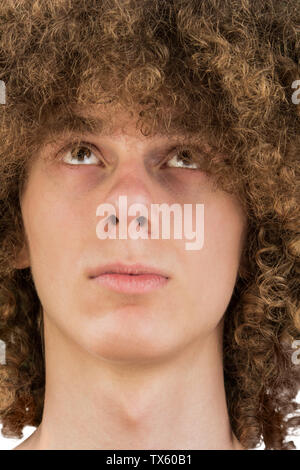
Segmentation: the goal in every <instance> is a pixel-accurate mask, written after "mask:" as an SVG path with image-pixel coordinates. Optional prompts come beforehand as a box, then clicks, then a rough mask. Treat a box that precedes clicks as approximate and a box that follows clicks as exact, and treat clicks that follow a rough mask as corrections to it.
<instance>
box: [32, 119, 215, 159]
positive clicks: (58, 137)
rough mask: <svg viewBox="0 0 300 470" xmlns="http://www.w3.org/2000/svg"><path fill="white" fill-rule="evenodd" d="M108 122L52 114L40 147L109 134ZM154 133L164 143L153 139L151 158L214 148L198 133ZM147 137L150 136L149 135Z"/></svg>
mask: <svg viewBox="0 0 300 470" xmlns="http://www.w3.org/2000/svg"><path fill="white" fill-rule="evenodd" d="M109 124H110V121H109V120H108V119H103V118H101V117H99V116H91V117H89V116H84V115H80V114H77V113H75V112H71V113H70V112H69V113H68V114H66V113H64V114H58V115H56V116H55V118H54V116H52V117H51V118H50V119H49V120H48V121H47V122H46V123H44V125H43V130H44V139H43V138H42V137H41V140H40V142H41V144H42V147H43V146H44V145H47V144H51V143H54V144H55V146H58V145H60V143H62V142H63V141H65V140H67V139H74V141H76V140H78V142H80V140H81V139H82V138H83V136H84V135H87V134H90V135H93V136H95V137H104V136H111V135H112V134H111V131H112V129H111V127H109ZM155 136H157V137H159V138H162V139H167V140H166V142H155V143H154V144H153V146H151V149H150V150H149V157H150V158H151V159H153V160H155V159H156V158H157V152H159V153H160V157H161V156H162V155H167V154H168V152H170V151H172V150H173V149H177V148H184V146H188V147H189V149H191V150H193V151H195V152H201V153H203V154H206V155H207V156H209V155H210V156H211V155H212V154H213V153H214V150H213V149H212V147H211V146H210V145H208V144H207V143H206V142H205V139H201V137H200V136H199V134H194V135H183V134H178V133H170V134H167V133H163V132H156V134H155ZM149 138H150V139H151V137H149Z"/></svg>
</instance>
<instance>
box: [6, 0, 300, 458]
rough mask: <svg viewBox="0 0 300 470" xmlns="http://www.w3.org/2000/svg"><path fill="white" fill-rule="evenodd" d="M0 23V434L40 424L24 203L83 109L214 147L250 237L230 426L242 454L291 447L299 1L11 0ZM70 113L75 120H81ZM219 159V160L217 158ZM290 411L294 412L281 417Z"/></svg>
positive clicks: (235, 342) (218, 169)
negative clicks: (1, 357)
mask: <svg viewBox="0 0 300 470" xmlns="http://www.w3.org/2000/svg"><path fill="white" fill-rule="evenodd" d="M0 8H1V12H0V13H1V14H0V80H3V81H4V83H5V85H6V97H7V99H6V104H4V105H0V116H1V123H0V135H1V138H0V142H1V144H0V178H1V186H0V214H1V226H0V339H1V340H3V341H4V342H5V343H6V364H2V365H0V419H1V422H2V424H3V427H2V435H3V436H4V437H17V438H21V437H23V433H22V429H23V427H24V426H26V425H31V426H39V424H40V422H41V419H42V412H43V403H44V392H45V364H44V351H43V344H44V343H43V310H42V306H41V303H40V300H39V298H38V296H37V293H36V290H35V286H34V283H33V279H32V276H31V271H30V268H24V269H17V268H16V264H15V260H16V256H17V254H18V253H19V252H20V249H21V248H22V246H23V244H24V240H25V239H26V235H25V233H24V227H23V222H22V216H21V210H20V202H19V201H20V194H21V193H22V189H23V188H24V183H25V181H26V176H27V175H28V169H29V163H30V162H31V161H32V159H33V155H36V154H37V152H38V150H39V149H40V148H41V147H42V146H43V145H44V144H45V142H46V141H47V139H49V138H54V137H55V136H57V135H58V134H59V133H61V132H63V131H65V130H66V129H76V130H78V131H79V132H80V130H81V129H87V128H90V129H93V130H96V129H97V123H96V122H95V121H93V119H92V117H88V116H83V115H82V113H81V114H80V109H83V107H86V106H87V105H89V106H90V105H91V104H95V105H96V104H97V103H102V105H103V106H105V107H106V109H107V123H106V124H108V123H109V114H110V111H111V112H112V115H113V112H115V109H116V106H121V107H124V109H126V110H130V113H131V115H132V117H134V118H136V125H137V126H139V127H140V131H141V133H142V134H143V135H145V136H151V135H154V134H155V132H157V131H159V132H161V133H164V134H168V133H170V134H173V133H180V134H182V135H189V136H191V135H192V136H193V137H194V138H198V140H199V142H208V143H209V144H210V145H211V147H212V148H213V149H214V150H215V152H214V153H213V155H211V154H210V155H207V161H206V162H207V171H210V172H211V173H212V174H213V175H214V178H215V181H216V185H217V186H218V187H219V188H222V189H223V190H224V191H228V192H232V193H233V194H235V195H236V196H237V197H238V198H239V199H240V201H241V203H242V204H243V208H244V211H245V213H246V214H247V219H248V231H247V237H246V243H245V247H244V251H243V254H242V258H241V268H240V271H239V275H238V276H237V281H236V285H235V288H234V291H233V294H232V298H231V301H230V304H229V305H228V308H227V310H226V312H225V318H224V349H223V351H224V354H223V363H224V381H225V389H226V399H227V406H228V410H229V415H230V422H231V426H232V430H233V432H234V433H235V435H236V437H237V438H238V440H239V441H240V443H241V444H242V445H243V446H244V447H245V448H247V449H251V448H255V447H257V446H258V445H259V444H261V443H262V440H263V442H264V444H265V448H266V449H281V450H283V449H294V448H295V446H294V443H293V441H289V442H286V441H285V438H286V437H287V435H288V433H289V432H290V431H294V430H295V428H296V427H298V426H299V425H300V416H299V415H297V403H296V402H295V401H294V399H295V397H296V394H297V392H298V390H299V388H300V370H299V369H300V367H299V365H298V366H297V365H296V364H295V363H294V362H293V361H292V359H291V356H292V352H293V349H292V342H293V340H295V339H299V338H300V295H299V292H300V282H299V281H300V230H299V227H300V224H299V222H300V214H299V199H300V198H299V176H300V175H299V174H300V165H299V160H300V157H299V155H300V135H299V129H300V127H299V126H300V110H299V108H300V106H299V105H296V104H294V103H293V100H292V94H293V92H294V90H293V88H292V83H293V81H295V80H297V79H300V8H299V2H298V0H281V1H278V0H256V1H255V2H253V1H251V0H205V1H204V0H143V1H138V0H18V1H15V0H6V1H5V2H1V7H0ZM78 110H79V111H78ZM219 154H222V155H225V157H224V158H222V159H218V158H215V156H216V155H219ZM288 415H289V416H288Z"/></svg>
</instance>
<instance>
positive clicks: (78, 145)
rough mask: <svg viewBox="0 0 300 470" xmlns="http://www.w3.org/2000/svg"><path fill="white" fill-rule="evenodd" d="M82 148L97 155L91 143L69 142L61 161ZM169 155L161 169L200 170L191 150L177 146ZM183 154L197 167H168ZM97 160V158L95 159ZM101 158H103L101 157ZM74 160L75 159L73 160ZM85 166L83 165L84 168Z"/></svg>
mask: <svg viewBox="0 0 300 470" xmlns="http://www.w3.org/2000/svg"><path fill="white" fill-rule="evenodd" d="M82 148H86V149H88V150H90V151H91V152H96V153H99V150H98V149H97V147H96V146H95V145H93V144H91V143H88V142H79V143H75V142H71V143H70V144H68V145H67V146H66V147H64V148H63V149H62V150H61V151H60V152H59V154H60V155H62V156H61V160H63V158H64V157H65V155H66V152H71V153H72V150H77V151H78V150H80V149H82ZM170 153H172V154H171V156H169V155H170ZM170 153H169V154H168V156H167V158H165V159H164V160H163V162H162V167H163V168H183V169H185V170H192V171H194V170H200V168H199V163H198V162H196V160H195V158H194V157H193V154H192V153H191V150H190V149H189V148H188V147H187V146H180V145H179V146H177V147H175V148H174V149H172V150H171V151H170ZM183 153H188V154H189V155H190V156H191V159H190V163H189V164H190V165H196V166H197V167H196V168H195V167H193V168H189V167H184V166H178V167H172V166H171V167H169V166H168V163H169V162H170V161H171V160H173V158H174V157H176V156H177V155H179V154H183ZM97 158H98V157H97ZM102 158H103V157H102ZM75 160H76V158H75ZM98 160H99V161H100V159H98ZM183 160H184V158H183ZM64 163H65V164H66V165H68V166H70V167H73V169H75V168H77V167H78V166H82V165H80V164H77V163H74V164H73V163H67V162H64ZM84 165H85V164H83V166H84ZM103 165H104V164H103V162H101V165H99V166H102V167H103ZM88 166H89V165H88Z"/></svg>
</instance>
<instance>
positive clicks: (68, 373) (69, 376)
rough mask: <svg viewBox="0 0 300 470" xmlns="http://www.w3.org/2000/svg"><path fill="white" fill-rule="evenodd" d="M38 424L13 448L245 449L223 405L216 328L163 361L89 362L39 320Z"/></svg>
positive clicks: (52, 327) (219, 332) (96, 359)
mask: <svg viewBox="0 0 300 470" xmlns="http://www.w3.org/2000/svg"><path fill="white" fill-rule="evenodd" d="M44 321H45V325H44V327H45V330H44V331H45V351H46V388H45V402H44V411H43V418H42V422H41V424H40V426H39V427H38V428H37V429H36V431H35V432H34V433H33V434H32V435H31V436H29V438H28V439H26V440H25V441H23V442H22V443H21V444H20V445H19V446H17V447H16V448H15V450H31V449H32V450H40V449H66V450H75V449H83V450H85V449H99V450H101V449H105V450H107V449H114V450H116V449H137V450H139V449H227V450H244V448H243V447H242V446H241V444H240V443H239V442H238V441H237V439H236V437H235V436H234V434H233V433H232V431H231V428H230V423H229V417H228V411H227V406H226V399H225V389H224V379H223V364H222V328H223V322H220V324H219V325H218V329H216V330H215V331H214V332H213V333H212V334H211V335H210V336H209V337H207V338H206V339H205V340H204V341H202V342H201V344H200V343H199V344H191V345H190V346H189V347H186V348H185V349H184V350H182V351H180V352H178V353H177V355H176V356H175V355H173V356H172V357H171V358H169V359H168V360H166V359H165V361H164V362H162V361H161V362H156V363H154V362H152V363H150V362H149V363H148V364H141V363H139V364H128V363H127V364H126V363H121V362H119V363H116V362H110V361H108V360H103V359H101V358H99V357H96V356H95V357H92V356H91V355H90V354H88V353H87V352H86V351H84V350H82V349H79V347H78V345H77V344H75V343H74V342H71V340H68V339H67V338H66V337H65V336H62V335H61V333H60V331H59V330H58V329H57V328H56V326H55V325H54V324H53V323H50V320H49V319H47V318H45V320H44Z"/></svg>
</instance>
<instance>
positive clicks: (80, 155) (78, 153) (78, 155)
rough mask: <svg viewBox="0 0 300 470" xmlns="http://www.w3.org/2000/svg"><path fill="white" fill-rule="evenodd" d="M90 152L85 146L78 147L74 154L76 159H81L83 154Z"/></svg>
mask: <svg viewBox="0 0 300 470" xmlns="http://www.w3.org/2000/svg"><path fill="white" fill-rule="evenodd" d="M87 153H88V154H90V150H89V149H87V148H85V147H80V148H79V149H78V150H77V151H76V152H75V156H76V157H77V160H80V161H83V160H84V156H85V154H87Z"/></svg>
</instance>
